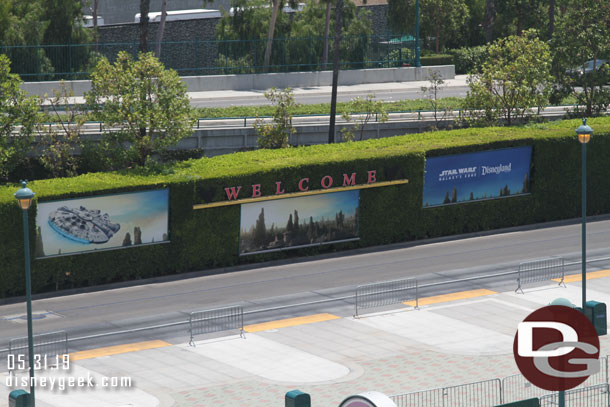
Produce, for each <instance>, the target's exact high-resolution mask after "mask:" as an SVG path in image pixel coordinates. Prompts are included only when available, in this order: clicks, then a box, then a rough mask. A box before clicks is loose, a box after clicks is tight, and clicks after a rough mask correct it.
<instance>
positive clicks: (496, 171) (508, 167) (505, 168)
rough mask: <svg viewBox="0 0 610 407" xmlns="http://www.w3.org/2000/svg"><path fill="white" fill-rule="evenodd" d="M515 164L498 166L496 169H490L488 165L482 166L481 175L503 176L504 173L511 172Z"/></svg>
mask: <svg viewBox="0 0 610 407" xmlns="http://www.w3.org/2000/svg"><path fill="white" fill-rule="evenodd" d="M512 166H513V163H508V164H506V165H502V164H500V165H496V166H495V167H488V166H486V165H483V166H481V175H487V174H502V173H503V172H511V170H512Z"/></svg>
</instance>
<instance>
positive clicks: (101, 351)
mask: <svg viewBox="0 0 610 407" xmlns="http://www.w3.org/2000/svg"><path fill="white" fill-rule="evenodd" d="M166 346H172V345H171V344H170V343H167V342H165V341H146V342H134V343H128V344H125V345H117V346H108V347H106V348H98V349H91V350H84V351H81V352H74V353H71V354H70V361H75V360H83V359H93V358H99V357H101V356H112V355H120V354H121V353H128V352H137V351H140V350H146V349H157V348H164V347H166Z"/></svg>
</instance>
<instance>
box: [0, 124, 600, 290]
mask: <svg viewBox="0 0 610 407" xmlns="http://www.w3.org/2000/svg"><path fill="white" fill-rule="evenodd" d="M578 124H579V122H578V121H566V122H561V123H552V124H544V125H537V126H533V127H528V128H524V127H520V128H519V127H515V128H485V129H461V130H454V131H446V132H433V133H422V134H416V135H408V136H401V137H393V138H385V139H377V140H368V141H363V142H357V143H343V144H334V145H318V146H311V147H299V148H290V149H283V150H259V151H252V152H245V153H236V154H230V155H224V156H218V157H214V158H203V159H197V160H190V161H186V162H183V163H179V164H177V165H175V167H174V168H173V172H172V173H170V174H165V175H153V176H147V175H141V174H137V173H134V172H119V173H105V174H102V173H98V174H87V175H82V176H79V177H75V178H67V179H54V180H42V181H36V182H32V183H30V184H29V186H30V187H31V189H32V190H34V191H35V192H36V194H37V197H38V199H39V200H40V201H41V202H43V201H50V200H57V199H64V198H70V197H78V196H91V195H102V194H108V193H114V192H126V191H136V190H144V189H154V188H160V187H168V188H169V189H170V243H166V244H159V245H151V246H143V247H132V248H128V249H124V250H115V251H105V252H99V253H88V254H79V255H72V256H63V257H55V258H47V259H33V260H32V272H33V280H32V281H33V290H34V292H43V291H52V290H55V289H56V288H59V289H62V288H72V287H80V286H90V285H97V284H104V283H109V282H117V281H124V280H135V279H142V278H147V277H154V276H160V275H167V274H173V273H183V272H186V271H191V270H210V273H213V272H217V271H215V270H213V268H215V267H219V266H230V265H235V264H239V263H245V262H255V261H260V260H270V259H277V258H283V257H287V256H295V255H306V254H313V253H320V252H327V251H334V250H341V249H346V248H354V247H361V246H371V245H379V244H387V243H393V242H400V241H407V240H413V239H422V238H427V237H434V236H443V235H451V234H456V233H462V232H474V231H481V230H488V229H494V228H500V227H507V226H514V225H522V224H529V223H534V222H543V221H550V220H555V219H565V218H571V217H577V216H579V214H580V145H579V144H578V142H577V141H576V138H575V136H574V129H575V128H576V127H577V126H578ZM589 124H590V125H591V126H592V127H593V128H594V129H595V135H594V136H593V138H592V140H591V142H590V144H589V160H588V177H589V178H588V182H589V185H588V187H589V191H591V193H590V194H589V196H588V202H589V204H588V212H589V213H590V214H600V213H608V212H610V182H608V179H610V169H609V168H608V165H607V163H606V161H607V159H606V155H607V154H606V152H607V151H610V120H608V119H596V120H591V121H590V122H589ZM523 145H531V146H532V147H533V150H532V151H533V152H532V170H531V191H532V193H531V195H528V196H521V197H513V198H509V199H497V200H490V201H479V202H471V203H465V204H458V205H448V206H443V207H434V208H427V209H423V208H422V193H423V180H424V166H425V158H424V157H425V156H426V155H427V156H440V155H446V154H456V153H465V152H472V151H481V150H489V149H497V148H504V147H512V146H523ZM371 169H375V170H377V180H378V181H386V180H395V179H401V178H407V179H409V183H408V184H405V185H399V186H390V187H384V188H372V189H367V190H362V191H361V195H360V196H361V198H360V237H361V239H360V241H358V242H352V243H345V244H340V245H327V246H322V247H319V248H315V249H314V248H309V249H297V250H290V251H286V252H279V253H270V254H264V255H253V256H245V257H239V256H238V243H239V242H238V233H239V215H240V208H239V206H237V205H235V206H225V207H218V208H212V209H203V210H193V209H192V207H193V205H194V204H198V203H201V202H204V201H206V202H209V201H210V200H212V201H219V200H224V189H223V188H224V187H226V186H234V185H242V186H243V187H244V188H245V189H246V191H247V189H248V188H247V187H249V186H250V185H251V184H254V183H260V184H262V191H263V194H272V193H273V192H274V191H273V188H274V186H275V181H279V180H281V181H283V185H284V186H285V188H286V192H295V190H296V185H297V183H298V180H299V179H300V178H302V177H309V178H311V179H312V180H316V179H320V178H321V177H322V176H324V175H332V176H333V177H340V176H341V175H342V174H343V173H345V172H347V173H352V172H356V173H358V174H359V175H358V176H359V177H361V176H363V175H364V174H366V171H368V170H371ZM358 182H359V183H361V182H363V180H362V179H360V180H359V181H358ZM312 188H313V185H312ZM17 189H18V186H16V185H11V186H6V187H2V188H0V222H1V224H2V231H3V233H2V234H0V282H1V285H0V298H2V297H8V296H15V295H21V294H23V291H24V290H23V287H24V282H23V241H22V238H21V236H22V228H23V226H22V223H21V213H20V210H19V209H18V207H17V204H16V202H15V199H14V197H13V195H12V194H13V193H14V192H15V191H16V190H17ZM35 211H36V208H35V206H34V208H33V209H32V210H30V231H31V233H30V235H31V236H32V241H31V244H32V245H33V244H34V238H33V236H34V228H35V225H34V219H35ZM33 252H34V250H32V253H33ZM66 273H69V275H67V274H66Z"/></svg>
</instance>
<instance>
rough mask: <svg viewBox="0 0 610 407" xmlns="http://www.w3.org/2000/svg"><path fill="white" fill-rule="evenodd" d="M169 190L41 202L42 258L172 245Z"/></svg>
mask: <svg viewBox="0 0 610 407" xmlns="http://www.w3.org/2000/svg"><path fill="white" fill-rule="evenodd" d="M168 207H169V190H168V189H160V190H154V191H143V192H133V193H124V194H114V195H104V196H96V197H91V198H76V199H68V200H63V201H52V202H40V203H39V204H38V213H37V215H36V257H38V258H39V257H48V256H57V255H65V254H73V253H82V252H89V251H93V250H102V249H103V250H107V249H116V248H123V247H130V246H137V245H142V244H151V243H161V242H165V241H168Z"/></svg>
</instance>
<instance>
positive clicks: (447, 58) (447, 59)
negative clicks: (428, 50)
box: [419, 54, 453, 66]
mask: <svg viewBox="0 0 610 407" xmlns="http://www.w3.org/2000/svg"><path fill="white" fill-rule="evenodd" d="M419 60H420V62H421V65H422V66H434V65H453V56H452V55H449V54H432V55H426V56H422V57H420V58H419Z"/></svg>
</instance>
